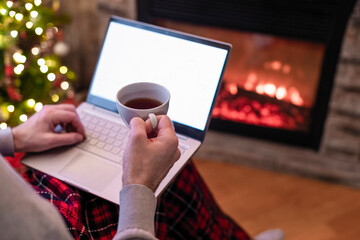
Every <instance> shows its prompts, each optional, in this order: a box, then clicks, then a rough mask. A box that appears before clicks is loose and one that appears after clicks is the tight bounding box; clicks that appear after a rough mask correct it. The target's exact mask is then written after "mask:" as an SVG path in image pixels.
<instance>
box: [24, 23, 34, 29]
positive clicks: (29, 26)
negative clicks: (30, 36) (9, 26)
mask: <svg viewBox="0 0 360 240" xmlns="http://www.w3.org/2000/svg"><path fill="white" fill-rule="evenodd" d="M25 26H26V27H27V28H28V29H30V28H32V27H33V26H34V24H33V23H32V22H27V23H25Z"/></svg>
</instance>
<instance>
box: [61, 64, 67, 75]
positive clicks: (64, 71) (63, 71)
mask: <svg viewBox="0 0 360 240" xmlns="http://www.w3.org/2000/svg"><path fill="white" fill-rule="evenodd" d="M59 71H60V73H61V74H66V73H67V72H68V68H67V67H66V66H61V67H60V68H59Z"/></svg>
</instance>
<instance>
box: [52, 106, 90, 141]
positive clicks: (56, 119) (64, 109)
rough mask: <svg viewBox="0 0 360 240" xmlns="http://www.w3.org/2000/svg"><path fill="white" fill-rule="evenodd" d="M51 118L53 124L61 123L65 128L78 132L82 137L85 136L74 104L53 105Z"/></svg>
mask: <svg viewBox="0 0 360 240" xmlns="http://www.w3.org/2000/svg"><path fill="white" fill-rule="evenodd" d="M49 111H51V114H49V117H50V118H51V120H52V122H53V124H54V126H56V125H58V124H62V125H65V126H66V129H67V130H70V131H72V132H78V133H80V134H81V135H82V136H83V137H85V136H86V134H85V129H84V126H83V125H82V123H81V121H80V119H79V116H78V115H77V113H76V110H75V106H74V105H70V104H59V105H53V106H52V108H51V109H49Z"/></svg>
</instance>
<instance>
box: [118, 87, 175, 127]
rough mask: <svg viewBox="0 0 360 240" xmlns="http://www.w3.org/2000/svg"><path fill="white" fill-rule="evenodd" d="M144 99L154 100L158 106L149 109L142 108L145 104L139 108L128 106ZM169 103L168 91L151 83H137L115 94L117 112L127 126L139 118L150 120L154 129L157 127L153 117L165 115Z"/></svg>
mask: <svg viewBox="0 0 360 240" xmlns="http://www.w3.org/2000/svg"><path fill="white" fill-rule="evenodd" d="M135 99H137V100H135ZM144 99H150V100H155V101H157V102H159V105H158V106H153V107H150V108H144V107H146V104H144V105H143V106H141V108H139V107H138V106H137V107H136V108H135V107H134V106H131V104H130V105H129V103H130V102H131V101H144ZM169 101H170V92H169V90H167V88H165V87H164V86H162V85H159V84H156V83H151V82H137V83H133V84H129V85H126V86H124V87H122V88H121V89H120V90H119V91H118V92H117V94H116V107H117V110H118V112H119V114H120V116H121V117H122V119H123V120H124V122H125V123H126V124H127V126H129V124H130V121H131V119H132V118H134V117H140V118H142V119H143V120H146V119H148V118H150V121H151V123H152V127H153V128H154V129H155V128H156V127H157V119H156V117H155V115H166V114H167V111H168V109H169ZM149 102H151V101H149ZM155 121H156V122H155Z"/></svg>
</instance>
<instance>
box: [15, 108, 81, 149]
mask: <svg viewBox="0 0 360 240" xmlns="http://www.w3.org/2000/svg"><path fill="white" fill-rule="evenodd" d="M59 124H60V125H61V126H62V127H63V129H64V130H66V131H64V132H63V133H56V132H54V129H55V127H56V126H57V125H59ZM12 133H13V137H14V147H15V151H16V152H40V151H44V150H48V149H51V148H54V147H60V146H65V145H71V144H75V143H78V142H81V141H82V140H83V139H84V137H85V129H84V126H83V125H82V123H81V122H80V119H79V116H78V115H77V113H76V111H75V106H74V105H71V104H58V105H45V106H44V107H43V109H41V111H39V112H37V113H35V114H34V115H33V116H32V117H30V118H29V119H28V120H27V121H26V122H25V123H22V124H20V125H19V126H17V127H15V128H13V129H12Z"/></svg>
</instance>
